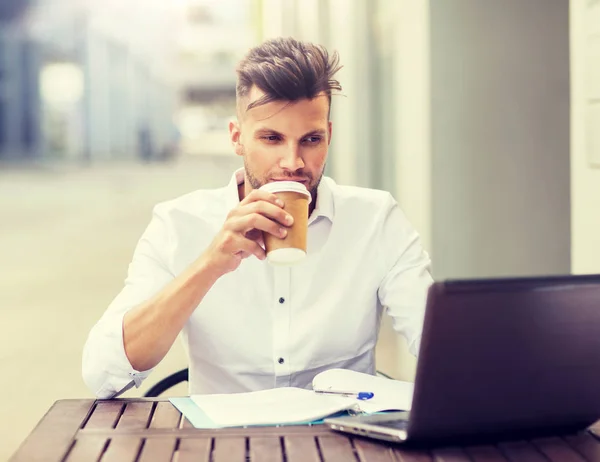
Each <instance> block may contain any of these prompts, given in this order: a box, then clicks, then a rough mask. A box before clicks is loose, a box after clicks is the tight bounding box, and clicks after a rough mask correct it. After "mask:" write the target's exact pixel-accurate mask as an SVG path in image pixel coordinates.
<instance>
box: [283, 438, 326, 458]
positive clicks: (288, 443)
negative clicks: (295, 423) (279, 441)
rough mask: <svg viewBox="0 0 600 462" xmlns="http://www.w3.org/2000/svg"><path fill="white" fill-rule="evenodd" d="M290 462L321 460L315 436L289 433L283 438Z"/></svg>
mask: <svg viewBox="0 0 600 462" xmlns="http://www.w3.org/2000/svg"><path fill="white" fill-rule="evenodd" d="M283 444H284V447H285V453H286V456H287V461H288V462H320V461H321V457H320V456H319V450H318V449H317V441H316V439H315V437H314V436H308V435H307V436H304V435H288V436H285V437H284V438H283Z"/></svg>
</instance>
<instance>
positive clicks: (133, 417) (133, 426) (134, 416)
mask: <svg viewBox="0 0 600 462" xmlns="http://www.w3.org/2000/svg"><path fill="white" fill-rule="evenodd" d="M153 407H154V403H151V402H146V403H144V402H139V401H135V402H132V403H126V405H125V410H124V411H123V415H122V416H121V418H120V419H119V422H118V423H117V428H118V429H119V430H138V429H143V428H148V424H149V422H150V416H151V414H152V408H153Z"/></svg>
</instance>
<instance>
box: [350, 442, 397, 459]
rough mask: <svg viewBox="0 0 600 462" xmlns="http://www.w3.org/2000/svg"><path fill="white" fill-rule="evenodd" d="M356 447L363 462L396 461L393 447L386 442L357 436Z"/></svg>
mask: <svg viewBox="0 0 600 462" xmlns="http://www.w3.org/2000/svg"><path fill="white" fill-rule="evenodd" d="M353 441H354V449H355V450H356V453H357V455H358V458H359V460H360V461H361V462H396V458H395V457H394V454H393V452H392V449H391V448H390V447H389V446H387V445H384V444H380V443H378V442H375V441H369V440H367V439H363V438H355V439H354V440H353Z"/></svg>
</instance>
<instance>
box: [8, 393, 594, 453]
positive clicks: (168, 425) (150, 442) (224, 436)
mask: <svg viewBox="0 0 600 462" xmlns="http://www.w3.org/2000/svg"><path fill="white" fill-rule="evenodd" d="M595 431H596V432H597V434H598V435H600V423H599V425H597V426H596V427H595ZM97 460H102V461H113V460H114V461H119V462H121V461H123V462H127V461H176V462H185V461H192V460H193V461H206V462H248V461H252V462H254V461H261V462H262V461H267V462H270V461H278V462H297V461H314V462H319V461H320V462H332V461H339V462H353V461H354V462H355V461H359V462H383V461H387V462H394V461H395V462H434V461H435V462H484V461H486V462H487V461H489V462H506V461H510V462H516V461H523V462H583V461H590V462H600V438H596V437H594V436H592V434H590V433H587V432H584V433H581V434H578V435H574V436H563V437H553V438H543V439H538V440H533V441H520V442H510V443H502V444H499V445H490V446H470V447H453V448H438V449H432V450H429V451H415V450H407V449H401V448H400V447H398V446H393V445H387V444H386V443H379V442H372V441H368V440H365V439H361V438H351V437H348V436H345V435H342V434H339V433H335V432H332V431H330V430H328V429H327V428H326V427H325V426H323V425H316V426H297V427H296V426H290V427H265V428H242V429H239V428H238V429H221V430H198V429H195V428H193V427H192V426H191V424H190V423H189V422H188V421H187V420H186V419H185V418H182V416H181V414H180V412H179V411H178V410H177V409H176V408H175V407H173V406H172V405H171V403H170V402H169V401H164V400H158V399H116V400H111V401H94V400H61V401H57V402H56V403H55V404H54V405H53V406H52V408H51V409H50V410H49V411H48V413H47V414H46V415H45V416H44V418H43V419H42V420H41V421H40V422H39V424H38V425H37V426H36V427H35V429H34V430H33V431H32V433H31V434H30V435H29V436H28V437H27V439H26V440H25V441H24V442H23V444H22V445H21V447H20V448H19V449H18V450H17V452H16V453H15V454H14V455H13V457H12V458H11V461H15V462H16V461H19V462H21V461H24V462H36V461H69V462H72V461H86V462H89V461H97Z"/></svg>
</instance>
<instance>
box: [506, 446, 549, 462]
mask: <svg viewBox="0 0 600 462" xmlns="http://www.w3.org/2000/svg"><path fill="white" fill-rule="evenodd" d="M498 449H499V450H500V452H502V454H504V457H506V459H507V460H510V462H521V461H523V462H548V459H547V458H546V457H545V456H544V455H543V454H542V453H541V452H540V451H539V449H538V448H536V447H535V446H534V445H532V444H530V443H528V442H527V441H507V442H502V443H500V444H498Z"/></svg>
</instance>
